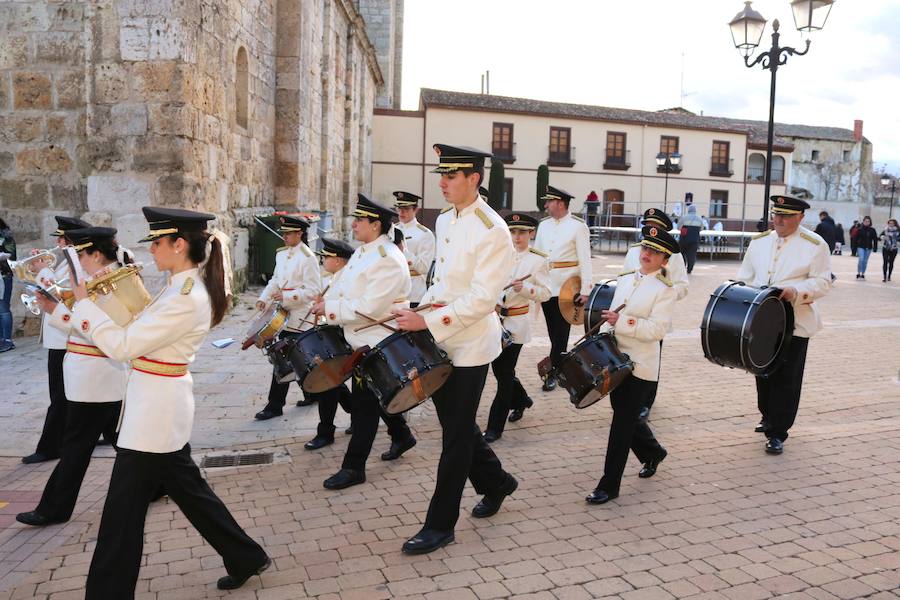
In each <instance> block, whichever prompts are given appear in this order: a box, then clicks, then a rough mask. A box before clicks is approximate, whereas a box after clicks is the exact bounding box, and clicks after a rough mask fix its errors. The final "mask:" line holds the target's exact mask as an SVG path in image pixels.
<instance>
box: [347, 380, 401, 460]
mask: <svg viewBox="0 0 900 600" xmlns="http://www.w3.org/2000/svg"><path fill="white" fill-rule="evenodd" d="M350 405H351V410H350V424H351V425H352V426H353V435H351V436H350V443H348V444H347V451H346V452H345V453H344V462H343V463H342V464H341V468H342V469H353V470H355V471H365V470H366V460H368V458H369V453H370V452H371V451H372V444H373V443H374V442H375V434H376V433H378V419H379V417H380V418H381V419H382V420H383V421H384V424H385V425H387V430H388V435H390V436H391V441H392V442H396V443H403V442H405V441H407V440H408V439H410V438H411V437H413V434H412V432H411V431H410V430H409V427H408V426H407V425H406V419H404V418H403V415H388V414H385V413H384V412H383V411H382V410H381V404H380V403H379V402H378V399H377V398H375V396H374V395H373V394H372V392H370V391H369V390H368V388H366V386H365V385H363V383H362V381H360V380H358V379H357V378H356V376H354V377H353V385H352V386H351V391H350Z"/></svg>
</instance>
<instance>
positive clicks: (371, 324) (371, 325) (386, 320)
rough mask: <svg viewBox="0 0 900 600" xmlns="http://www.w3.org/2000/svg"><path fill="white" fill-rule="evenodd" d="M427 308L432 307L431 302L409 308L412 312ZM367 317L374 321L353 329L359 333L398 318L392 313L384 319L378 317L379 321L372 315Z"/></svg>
mask: <svg viewBox="0 0 900 600" xmlns="http://www.w3.org/2000/svg"><path fill="white" fill-rule="evenodd" d="M427 308H431V304H422V305H420V306H417V307H415V308H410V309H409V310H410V311H411V312H419V311H422V310H425V309H427ZM356 314H358V315H360V316H363V317H366V315H364V314H362V313H360V312H357V313H356ZM366 318H367V319H369V320H370V321H372V322H371V323H369V324H368V325H363V326H362V327H357V328H356V329H354V330H353V331H355V332H357V333H358V332H360V331H362V330H363V329H368V328H369V327H375V326H376V325H384V324H385V323H387V322H388V321H393V320H394V319H396V318H397V317H396V316H394V315H391V316H390V317H385V318H383V319H378V320H377V321H376V320H375V319H373V318H372V317H366ZM388 329H394V328H393V327H388ZM394 331H397V330H396V329H394Z"/></svg>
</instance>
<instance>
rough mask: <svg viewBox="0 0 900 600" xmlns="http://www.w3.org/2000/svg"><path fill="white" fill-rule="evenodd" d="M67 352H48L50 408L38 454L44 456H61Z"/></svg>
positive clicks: (39, 442) (45, 419)
mask: <svg viewBox="0 0 900 600" xmlns="http://www.w3.org/2000/svg"><path fill="white" fill-rule="evenodd" d="M65 357H66V351H65V350H47V376H48V380H49V382H50V406H49V407H47V416H46V417H45V418H44V429H43V431H41V439H40V440H38V444H37V452H40V453H41V454H43V455H44V456H50V457H52V458H56V457H57V456H59V452H60V447H61V446H62V441H63V432H64V431H65V429H66V405H67V404H68V401H67V400H66V386H65V380H64V379H63V359H64V358H65Z"/></svg>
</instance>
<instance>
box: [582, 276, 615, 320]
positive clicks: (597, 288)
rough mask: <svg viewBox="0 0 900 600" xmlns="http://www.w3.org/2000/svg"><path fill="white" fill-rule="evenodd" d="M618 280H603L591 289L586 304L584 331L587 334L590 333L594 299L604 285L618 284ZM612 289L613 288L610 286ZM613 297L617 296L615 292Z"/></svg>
mask: <svg viewBox="0 0 900 600" xmlns="http://www.w3.org/2000/svg"><path fill="white" fill-rule="evenodd" d="M618 282H619V280H618V279H601V280H600V281H598V282H597V283H595V284H594V287H592V288H591V293H590V295H589V296H588V300H587V302H586V303H585V304H584V331H585V333H586V332H588V331H590V326H589V325H588V323H590V318H589V315H590V313H591V305H593V304H594V298H596V294H597V293H599V291H600V289H602V288H603V286H604V285H606V286H609V284H611V283H615V284H618ZM610 287H611V286H610ZM613 296H615V292H613Z"/></svg>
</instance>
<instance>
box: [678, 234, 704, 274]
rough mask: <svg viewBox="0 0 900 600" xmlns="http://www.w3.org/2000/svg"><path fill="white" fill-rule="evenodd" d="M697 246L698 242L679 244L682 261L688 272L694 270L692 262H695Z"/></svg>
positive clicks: (698, 245)
mask: <svg viewBox="0 0 900 600" xmlns="http://www.w3.org/2000/svg"><path fill="white" fill-rule="evenodd" d="M699 247H700V243H699V242H688V243H682V244H681V254H682V255H683V256H684V263H685V266H686V267H687V272H688V273H690V272H691V271H693V270H694V264H695V263H696V262H697V248H699Z"/></svg>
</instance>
